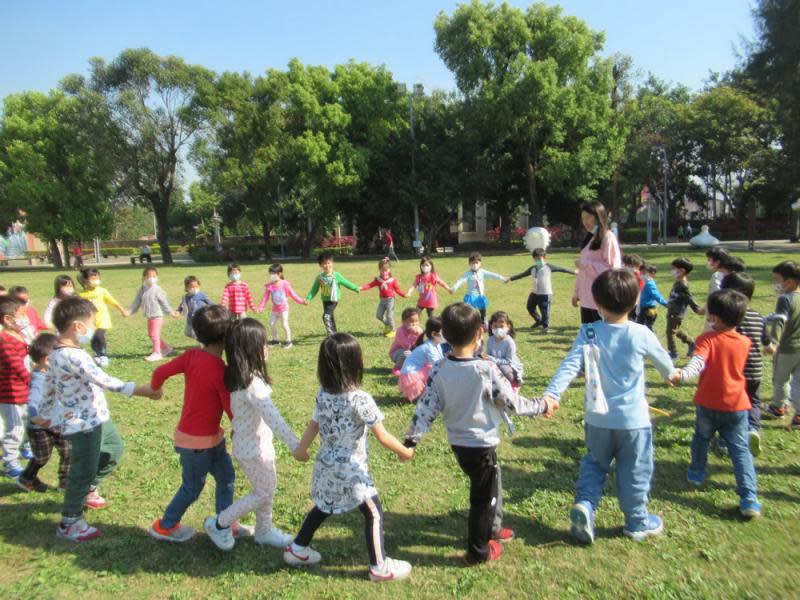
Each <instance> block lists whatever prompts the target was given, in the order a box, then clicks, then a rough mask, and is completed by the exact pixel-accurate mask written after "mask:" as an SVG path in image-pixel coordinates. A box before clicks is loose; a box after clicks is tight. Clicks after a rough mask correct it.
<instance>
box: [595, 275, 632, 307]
mask: <svg viewBox="0 0 800 600" xmlns="http://www.w3.org/2000/svg"><path fill="white" fill-rule="evenodd" d="M592 296H593V297H594V301H595V302H596V303H597V304H598V305H599V306H601V307H603V308H604V309H606V310H607V311H609V312H612V313H614V314H615V315H621V314H625V313H629V312H631V311H632V310H633V307H634V306H636V301H637V300H638V299H639V282H638V281H636V275H634V274H633V273H631V272H629V271H626V270H625V269H611V270H610V271H604V272H603V273H601V274H600V275H599V276H598V277H597V278H596V279H595V280H594V283H592Z"/></svg>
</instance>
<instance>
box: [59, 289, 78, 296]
mask: <svg viewBox="0 0 800 600" xmlns="http://www.w3.org/2000/svg"><path fill="white" fill-rule="evenodd" d="M61 293H62V294H63V295H64V296H72V295H73V294H74V293H75V288H71V287H67V288H61Z"/></svg>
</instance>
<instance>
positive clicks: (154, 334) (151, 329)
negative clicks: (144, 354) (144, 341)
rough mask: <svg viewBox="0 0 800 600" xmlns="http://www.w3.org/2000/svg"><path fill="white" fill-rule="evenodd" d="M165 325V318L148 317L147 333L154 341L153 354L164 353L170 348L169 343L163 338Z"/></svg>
mask: <svg viewBox="0 0 800 600" xmlns="http://www.w3.org/2000/svg"><path fill="white" fill-rule="evenodd" d="M163 327H164V319H163V318H162V317H156V318H155V319H147V335H148V336H150V340H151V341H152V342H153V354H164V353H166V352H167V351H168V350H170V346H169V344H167V342H165V341H164V340H162V339H161V329H162V328H163Z"/></svg>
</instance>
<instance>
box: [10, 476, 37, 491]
mask: <svg viewBox="0 0 800 600" xmlns="http://www.w3.org/2000/svg"><path fill="white" fill-rule="evenodd" d="M14 485H16V486H17V487H18V488H19V489H21V490H22V491H23V492H32V491H33V482H32V481H28V480H27V479H22V477H17V478H16V479H15V480H14Z"/></svg>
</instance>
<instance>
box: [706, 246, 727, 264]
mask: <svg viewBox="0 0 800 600" xmlns="http://www.w3.org/2000/svg"><path fill="white" fill-rule="evenodd" d="M729 256H730V254H728V251H727V250H725V248H723V247H722V246H714V247H713V248H709V249H708V250H706V258H710V259H711V260H715V261H717V262H722V261H724V260H725V259H726V258H728V257H729Z"/></svg>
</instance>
